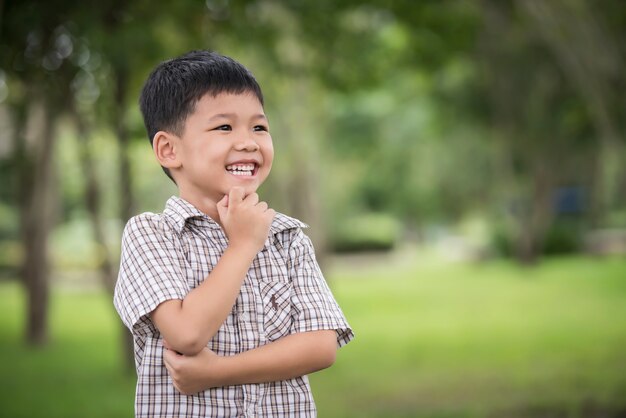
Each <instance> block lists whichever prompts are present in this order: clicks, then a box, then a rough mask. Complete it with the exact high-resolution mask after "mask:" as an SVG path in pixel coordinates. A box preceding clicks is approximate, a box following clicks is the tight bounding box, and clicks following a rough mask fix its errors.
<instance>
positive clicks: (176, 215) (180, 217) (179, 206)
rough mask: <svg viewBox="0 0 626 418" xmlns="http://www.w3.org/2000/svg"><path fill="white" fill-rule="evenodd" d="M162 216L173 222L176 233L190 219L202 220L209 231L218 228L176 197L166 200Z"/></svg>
mask: <svg viewBox="0 0 626 418" xmlns="http://www.w3.org/2000/svg"><path fill="white" fill-rule="evenodd" d="M163 215H164V216H167V217H168V218H169V219H170V220H172V221H173V222H174V225H175V226H176V230H177V231H178V232H181V231H182V230H183V228H184V227H185V224H186V223H187V221H188V220H190V219H198V220H204V221H205V222H206V225H207V226H208V227H210V228H211V229H219V228H220V226H219V224H218V223H217V222H215V221H214V220H213V219H211V217H210V216H209V215H207V214H206V213H204V212H202V211H201V210H200V209H198V208H196V207H195V206H194V205H192V204H191V203H189V202H187V201H186V200H185V199H182V198H180V197H178V196H172V197H170V198H169V199H168V200H167V203H166V204H165V210H164V211H163ZM203 223H204V222H203Z"/></svg>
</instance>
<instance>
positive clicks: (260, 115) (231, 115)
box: [208, 113, 268, 122]
mask: <svg viewBox="0 0 626 418" xmlns="http://www.w3.org/2000/svg"><path fill="white" fill-rule="evenodd" d="M224 118H225V119H236V118H237V115H236V114H235V113H218V114H216V115H213V116H211V117H210V118H209V119H208V121H209V122H210V121H212V120H214V119H224ZM251 119H264V120H268V119H267V116H265V115H264V114H263V113H258V114H256V115H254V116H252V118H251Z"/></svg>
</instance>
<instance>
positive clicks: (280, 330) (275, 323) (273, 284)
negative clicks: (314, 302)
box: [260, 281, 293, 341]
mask: <svg viewBox="0 0 626 418" xmlns="http://www.w3.org/2000/svg"><path fill="white" fill-rule="evenodd" d="M260 290H261V299H262V303H263V328H264V331H265V337H266V338H267V339H268V340H269V341H274V340H277V339H279V338H281V337H284V336H286V335H289V333H290V331H291V325H292V323H293V319H292V316H291V295H292V286H291V283H290V282H284V281H261V282H260Z"/></svg>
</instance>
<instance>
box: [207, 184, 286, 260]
mask: <svg viewBox="0 0 626 418" xmlns="http://www.w3.org/2000/svg"><path fill="white" fill-rule="evenodd" d="M217 211H218V213H219V215H220V221H221V222H222V225H223V227H224V231H225V232H226V236H227V237H228V241H229V244H230V245H231V246H235V247H245V248H249V249H250V250H252V251H254V253H255V254H256V253H257V252H259V251H261V249H262V248H263V245H264V244H265V240H266V239H267V235H268V234H269V230H270V225H271V224H272V220H273V219H274V216H275V215H276V211H274V209H270V208H268V206H267V203H265V202H260V201H259V195H258V194H256V193H251V194H249V195H248V196H244V190H243V188H241V187H233V188H232V189H231V191H230V193H229V194H228V195H226V196H224V198H223V199H222V200H220V201H219V202H218V203H217Z"/></svg>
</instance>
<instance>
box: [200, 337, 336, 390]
mask: <svg viewBox="0 0 626 418" xmlns="http://www.w3.org/2000/svg"><path fill="white" fill-rule="evenodd" d="M336 354H337V336H336V333H335V331H334V330H323V331H312V332H302V333H296V334H291V335H288V336H286V337H283V338H281V339H279V340H277V341H274V342H272V343H270V344H267V345H264V346H262V347H258V348H256V349H253V350H250V351H246V352H243V353H241V354H237V355H235V356H230V357H221V358H220V365H219V367H217V370H216V371H215V372H216V376H215V377H216V378H218V379H219V382H216V383H219V384H215V383H214V384H213V385H212V386H229V385H239V384H247V383H262V382H274V381H278V380H286V379H292V378H295V377H299V376H304V375H306V374H309V373H313V372H316V371H318V370H322V369H325V368H327V367H330V366H331V365H332V364H333V363H334V362H335V357H336Z"/></svg>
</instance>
